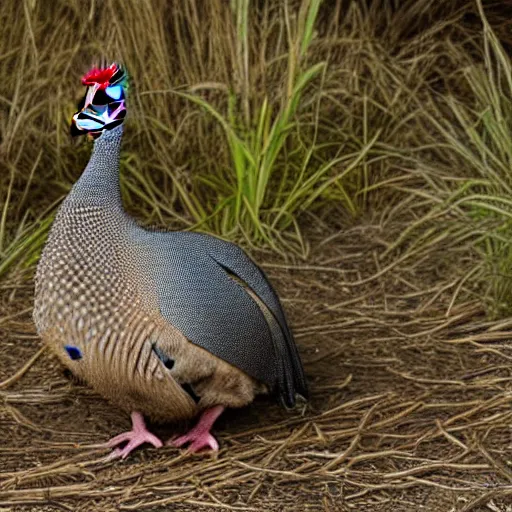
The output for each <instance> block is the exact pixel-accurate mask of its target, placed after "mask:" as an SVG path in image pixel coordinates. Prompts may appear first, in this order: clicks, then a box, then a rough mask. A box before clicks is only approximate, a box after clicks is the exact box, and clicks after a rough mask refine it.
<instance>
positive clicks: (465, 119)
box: [432, 0, 512, 318]
mask: <svg viewBox="0 0 512 512" xmlns="http://www.w3.org/2000/svg"><path fill="white" fill-rule="evenodd" d="M477 4H478V8H479V14H480V17H481V20H482V24H483V51H482V59H481V62H479V63H474V62H467V63H466V66H465V67H464V70H463V82H464V83H463V86H464V87H465V88H467V90H468V94H466V95H465V97H464V101H461V100H460V99H455V98H454V97H448V99H447V103H448V105H449V109H450V112H451V114H452V115H451V116H450V117H445V118H441V119H436V118H432V122H433V123H434V124H435V125H436V127H437V129H438V130H439V132H440V133H441V135H442V136H443V138H444V144H446V147H445V149H444V151H446V150H448V151H449V152H451V153H452V161H453V163H454V165H456V166H459V168H461V169H463V170H464V175H463V176H461V175H460V172H455V176H456V178H457V179H454V180H453V183H454V184H455V188H454V189H453V187H452V192H451V193H450V194H449V197H448V199H447V205H448V208H450V209H453V210H454V211H459V212H461V213H462V215H463V216H464V217H466V219H468V220H469V222H465V229H466V230H467V232H468V235H469V236H470V237H471V238H472V239H473V241H474V244H475V248H476V250H477V252H478V254H479V256H480V258H479V261H477V263H476V264H475V267H474V268H473V269H471V270H469V273H468V275H470V276H471V281H472V282H473V283H476V284H477V285H479V287H478V290H479V291H480V292H482V293H483V295H484V297H485V302H486V304H487V306H488V312H489V315H490V317H492V318H496V317H504V316H510V315H512V63H511V60H510V56H509V55H507V53H506V52H505V50H504V48H503V46H502V45H501V43H500V41H499V39H498V38H497V36H496V34H495V33H494V31H493V29H492V28H491V26H490V24H489V22H488V21H487V19H486V16H485V14H484V11H483V8H482V3H481V0H478V2H477ZM457 174H458V176H457ZM440 197H442V196H440Z"/></svg>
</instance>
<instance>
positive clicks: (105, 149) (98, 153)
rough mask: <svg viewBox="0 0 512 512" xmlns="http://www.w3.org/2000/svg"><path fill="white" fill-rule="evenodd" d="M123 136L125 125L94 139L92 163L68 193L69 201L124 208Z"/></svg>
mask: <svg viewBox="0 0 512 512" xmlns="http://www.w3.org/2000/svg"><path fill="white" fill-rule="evenodd" d="M122 137H123V125H119V126H117V127H116V128H113V129H112V130H107V131H105V132H103V133H102V134H101V135H100V137H98V138H97V139H96V140H95V142H94V149H93V152H92V155H91V158H90V159H89V163H88V164H87V167H86V168H85V170H84V172H83V173H82V176H81V177H80V179H79V180H78V181H77V182H76V183H75V185H74V186H73V188H72V190H71V192H70V194H69V196H68V200H69V201H70V202H73V203H75V202H77V203H81V204H85V205H91V206H93V205H94V206H108V205H111V206H113V207H121V208H122V201H121V186H120V182H119V156H120V152H121V139H122Z"/></svg>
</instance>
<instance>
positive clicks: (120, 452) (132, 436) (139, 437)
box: [107, 411, 162, 459]
mask: <svg viewBox="0 0 512 512" xmlns="http://www.w3.org/2000/svg"><path fill="white" fill-rule="evenodd" d="M131 417H132V430H131V431H130V432H123V433H122V434H119V435H118V436H116V437H113V438H112V439H111V440H110V441H108V442H107V446H108V447H109V448H114V447H115V446H117V445H118V444H121V443H124V442H125V441H128V443H127V444H126V446H125V447H124V448H116V449H115V450H114V451H113V452H112V453H111V454H110V457H109V458H110V459H117V458H118V457H121V458H122V459H125V458H126V457H127V456H128V454H129V453H130V452H132V451H133V450H135V448H137V447H138V446H140V445H141V444H144V443H150V444H152V445H153V446H154V447H155V448H160V447H161V446H162V441H160V439H158V437H156V436H155V435H153V434H152V433H151V432H149V431H148V430H147V429H146V424H145V423H144V417H143V416H142V414H141V413H140V412H135V411H134V412H132V414H131Z"/></svg>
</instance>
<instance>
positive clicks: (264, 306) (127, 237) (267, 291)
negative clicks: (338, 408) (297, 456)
mask: <svg viewBox="0 0 512 512" xmlns="http://www.w3.org/2000/svg"><path fill="white" fill-rule="evenodd" d="M116 69H117V68H116ZM116 69H114V70H113V71H114V73H111V76H113V75H115V76H116V77H117V83H122V81H121V82H120V81H119V80H120V79H119V74H117V75H116V74H115V72H117V71H116ZM107 75H108V73H107ZM95 76H96V75H95ZM97 76H102V75H101V73H100V74H98V75H97ZM91 80H92V81H93V82H94V80H96V78H94V80H93V79H91ZM106 80H108V76H107V78H106ZM108 87H111V85H109V84H108V83H107V84H106V85H105V84H99V85H98V84H96V86H95V88H96V89H95V90H101V91H103V90H106V91H108V90H109V89H108ZM116 94H118V91H117V92H116ZM87 97H88V98H89V101H91V100H92V98H94V94H91V93H90V91H89V92H88V96H87ZM117 110H118V113H119V112H122V113H123V115H122V118H121V121H122V119H124V111H125V109H124V103H123V109H119V108H117ZM84 112H85V113H84ZM105 112H108V113H112V112H114V113H115V111H113V110H112V109H108V108H107V109H105V108H103V110H101V116H103V117H102V118H101V119H102V121H101V122H102V123H103V124H102V125H101V130H100V131H98V132H94V133H93V135H95V137H96V140H95V143H94V150H93V154H92V156H91V159H90V161H89V163H88V165H87V167H86V169H85V171H84V172H83V174H82V176H81V177H80V179H79V180H78V181H77V183H76V184H75V185H74V186H73V188H72V190H71V192H70V194H69V195H68V197H67V198H66V199H65V201H64V203H63V204H62V206H61V207H60V209H59V211H58V213H57V216H56V218H55V221H54V223H53V226H52V229H51V232H50V235H49V238H48V241H47V243H46V246H45V248H44V251H43V254H42V257H41V260H40V263H39V265H38V269H37V275H36V293H35V307H34V321H35V324H36V327H37V330H38V332H39V333H40V334H41V336H42V338H43V339H44V341H45V342H46V343H47V344H48V345H49V346H50V347H51V348H52V349H53V350H54V352H55V353H56V354H57V355H58V356H59V358H60V359H61V360H62V361H63V363H64V364H65V365H66V366H67V367H68V368H70V370H71V371H72V372H73V373H74V374H76V375H77V376H78V377H80V378H82V379H83V380H85V381H87V382H88V383H89V384H90V385H92V386H93V387H94V388H95V389H96V390H97V391H98V392H99V393H101V394H102V395H103V396H105V397H107V398H108V399H110V400H111V401H113V402H114V403H116V404H117V405H118V406H120V407H122V408H124V409H125V410H128V411H130V412H133V411H136V413H134V414H135V415H137V414H142V415H148V416H149V417H151V418H152V419H154V420H159V421H172V420H176V419H181V418H190V417H193V416H195V415H197V414H198V413H200V412H201V411H205V410H206V411H214V412H210V413H205V415H204V417H207V420H205V421H206V423H208V425H210V423H209V422H210V421H211V422H213V421H214V419H215V418H216V417H217V415H218V414H220V412H218V411H219V410H222V408H223V407H240V406H243V405H246V404H248V403H249V402H251V401H252V400H253V399H254V397H255V395H256V394H258V393H266V392H272V393H275V394H276V395H277V396H278V397H279V398H280V400H281V401H282V402H283V403H284V404H285V405H287V406H292V405H293V404H294V403H295V396H296V394H300V395H303V396H306V394H307V388H306V382H305V378H304V375H303V371H302V365H301V362H300V358H299V356H298V353H297V349H296V347H295V344H294V341H293V338H292V335H291V332H290V330H289V328H288V325H287V323H286V319H285V316H284V312H283V310H282V307H281V305H280V303H279V299H278V298H277V295H276V294H275V292H274V290H273V289H272V287H271V286H270V284H269V282H268V280H267V279H266V277H265V276H264V274H263V273H262V271H261V270H260V269H259V268H258V267H257V266H256V265H255V264H254V263H253V262H252V261H251V260H250V259H249V258H248V256H247V255H246V254H245V253H244V252H243V251H242V250H241V249H240V248H239V247H237V246H235V245H233V244H231V243H228V242H224V241H222V240H220V239H218V238H215V237H212V236H208V235H204V234H199V233H185V232H157V231H147V230H145V229H143V228H142V227H140V226H139V225H138V224H137V223H136V222H135V221H134V220H133V219H132V218H131V217H129V216H128V215H127V213H126V212H125V211H124V209H123V205H122V201H121V193H120V186H119V154H120V146H121V138H122V133H123V126H122V124H120V123H119V122H118V120H119V119H117V118H116V117H115V115H114V117H112V118H110V117H108V116H107V117H105V116H106V114H105ZM79 114H83V115H78V114H77V115H76V116H75V119H76V124H77V130H80V129H82V128H83V127H84V126H85V131H90V127H91V126H92V121H91V120H90V119H91V118H94V116H95V115H96V114H97V109H96V110H94V109H92V110H91V106H90V105H89V104H88V102H87V101H85V102H84V106H83V109H82V111H81V112H80V113H79ZM98 115H99V114H98ZM109 115H110V114H109ZM84 119H86V121H84ZM80 123H85V124H84V125H83V126H82V125H81V124H80ZM95 129H98V128H97V126H96V128H95ZM219 407H220V408H221V409H218V408H219ZM217 413H218V414H217ZM132 418H133V421H134V432H135V431H137V432H139V433H140V432H141V429H142V430H143V428H142V427H141V423H140V422H141V421H142V420H141V419H140V416H133V415H132ZM212 419H213V420H212ZM142 425H143V422H142ZM210 426H211V425H210ZM200 430H201V429H200ZM196 433H197V432H196ZM200 435H201V436H203V435H204V436H208V435H209V433H208V432H207V433H205V432H203V431H202V430H201V433H200ZM153 437H154V436H153ZM210 438H211V436H210ZM210 438H208V439H209V441H208V445H209V446H211V447H214V440H213V441H212V440H211V439H210ZM145 440H146V441H148V440H149V439H147V438H146V439H145ZM187 440H189V439H187ZM134 442H135V441H133V442H132V441H130V443H131V444H133V443H134ZM149 442H153V444H155V443H156V441H154V439H153V440H149ZM215 443H216V442H215ZM131 444H130V446H131ZM156 445H157V444H155V446H156Z"/></svg>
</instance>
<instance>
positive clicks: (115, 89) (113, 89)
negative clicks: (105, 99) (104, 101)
mask: <svg viewBox="0 0 512 512" xmlns="http://www.w3.org/2000/svg"><path fill="white" fill-rule="evenodd" d="M105 92H106V93H107V94H108V95H109V96H110V97H111V98H112V99H113V100H118V99H119V98H121V95H122V94H123V88H122V87H121V86H120V85H111V86H110V87H107V88H106V89H105Z"/></svg>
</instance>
